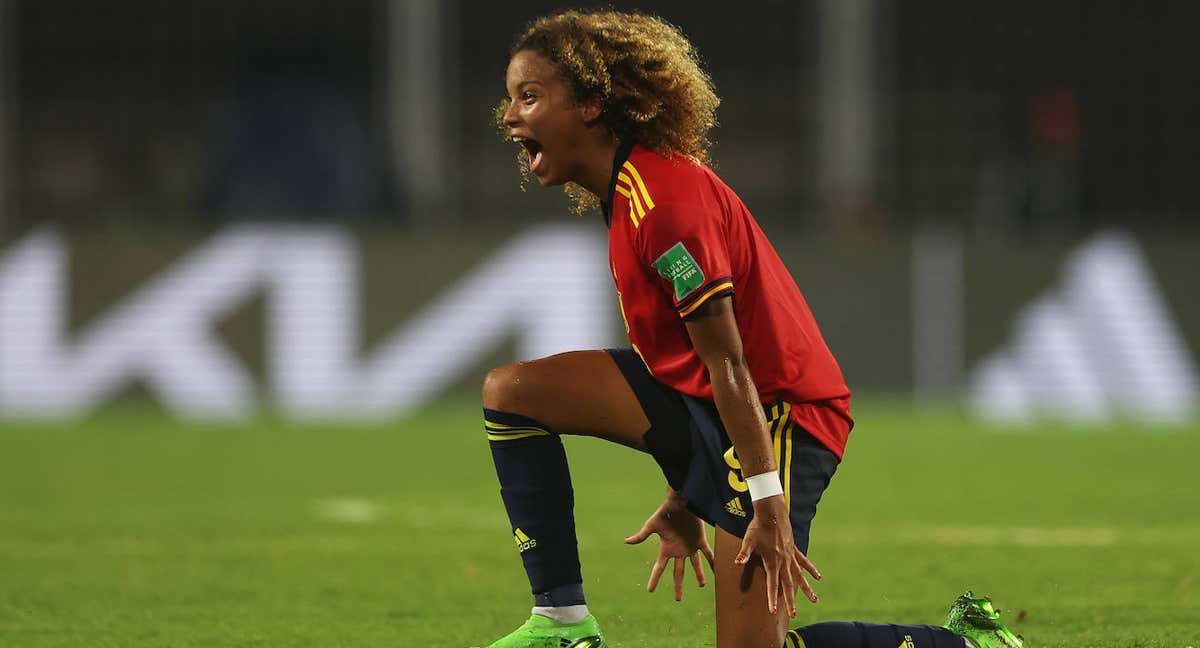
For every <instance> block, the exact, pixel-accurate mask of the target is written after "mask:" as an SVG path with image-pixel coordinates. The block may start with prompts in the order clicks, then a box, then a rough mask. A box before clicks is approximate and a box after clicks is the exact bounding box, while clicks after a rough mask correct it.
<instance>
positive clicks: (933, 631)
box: [783, 621, 966, 648]
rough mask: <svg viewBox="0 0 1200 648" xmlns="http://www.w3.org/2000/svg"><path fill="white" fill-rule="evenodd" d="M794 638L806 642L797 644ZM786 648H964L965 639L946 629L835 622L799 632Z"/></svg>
mask: <svg viewBox="0 0 1200 648" xmlns="http://www.w3.org/2000/svg"><path fill="white" fill-rule="evenodd" d="M793 635H799V637H800V638H801V639H803V640H804V642H803V643H800V644H797V643H796V642H795V640H794V638H793ZM789 642H791V643H789ZM783 645H784V648H963V646H965V645H966V643H965V642H964V641H963V638H962V637H960V636H958V635H956V634H954V633H953V632H950V631H949V630H947V629H945V628H939V627H937V626H927V625H895V624H892V623H886V624H884V623H847V622H842V621H835V622H829V623H816V624H813V625H809V626H804V627H803V628H796V629H795V630H792V631H791V632H789V633H788V639H787V641H784V644H783Z"/></svg>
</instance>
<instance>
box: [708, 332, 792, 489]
mask: <svg viewBox="0 0 1200 648" xmlns="http://www.w3.org/2000/svg"><path fill="white" fill-rule="evenodd" d="M708 373H709V377H710V378H711V380H712V387H713V402H715V403H716V405H717V412H718V413H719V414H720V415H721V422H722V423H723V424H724V425H725V431H726V432H727V433H728V434H729V440H730V441H732V442H733V447H734V450H736V451H737V456H738V461H739V462H740V463H741V466H742V475H743V476H744V477H750V476H752V475H758V474H761V473H766V472H775V471H776V470H778V466H776V465H775V453H774V451H773V449H772V446H771V438H770V435H769V434H768V433H767V420H766V417H765V416H764V415H763V409H762V404H761V403H760V402H759V400H758V389H757V388H756V387H755V386H754V379H753V378H751V376H750V368H749V367H748V366H746V361H745V359H744V358H742V357H741V356H740V355H732V354H731V355H725V356H722V357H720V358H717V359H715V360H714V361H713V362H711V363H709V364H708Z"/></svg>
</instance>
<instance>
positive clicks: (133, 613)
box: [0, 398, 1200, 648]
mask: <svg viewBox="0 0 1200 648" xmlns="http://www.w3.org/2000/svg"><path fill="white" fill-rule="evenodd" d="M856 405H857V407H856V411H857V414H858V417H859V427H858V429H857V430H856V431H855V433H854V435H853V437H852V441H851V447H850V450H849V452H848V454H847V461H846V463H845V464H844V465H843V466H842V468H841V469H840V470H839V473H838V475H837V476H836V477H835V479H834V482H833V485H832V487H831V489H830V491H829V492H828V493H827V494H826V497H825V500H824V501H823V502H822V504H821V508H820V513H819V514H818V516H817V520H816V523H815V525H814V531H813V543H812V550H811V557H812V558H813V560H814V561H815V562H816V563H817V565H818V566H820V567H821V569H822V570H823V571H824V573H825V576H826V578H825V581H824V582H822V583H820V584H819V586H818V591H819V593H820V594H821V596H822V602H821V603H820V604H819V605H817V606H811V605H804V606H803V607H801V616H800V618H799V619H798V621H800V622H816V621H821V620H848V619H852V620H865V621H896V622H907V623H940V622H941V620H942V618H943V614H944V611H945V607H946V606H947V605H948V604H949V603H950V601H951V600H952V599H953V598H954V597H955V596H956V595H957V594H959V593H961V592H962V591H963V590H964V589H966V588H968V587H971V588H975V590H976V591H977V592H987V593H990V594H992V595H993V597H994V598H995V599H996V600H997V604H998V606H999V607H1001V608H1003V609H1004V616H1005V618H1006V619H1009V620H1010V623H1011V627H1013V629H1014V630H1015V631H1017V632H1020V633H1023V634H1024V635H1025V636H1026V638H1027V645H1028V646H1031V647H1039V646H1093V647H1108V646H1112V647H1116V646H1121V647H1132V646H1164V647H1166V646H1172V647H1176V646H1177V647H1180V648H1182V647H1184V646H1200V564H1198V561H1197V559H1196V557H1195V556H1196V554H1195V551H1196V547H1197V546H1200V519H1198V518H1197V513H1198V512H1200V488H1197V486H1196V484H1197V481H1196V476H1195V475H1196V461H1197V458H1200V430H1198V429H1197V428H1196V427H1195V426H1190V427H1183V428H1175V429H1172V430H1157V431H1154V430H1144V429H1137V428H1135V427H1132V426H1126V427H1112V428H1106V429H1102V430H1083V429H1065V430H1064V429H1058V428H1055V427H1053V426H1044V427H1042V428H1040V429H1037V430H1033V431H1023V432H1016V431H1008V432H1005V431H997V430H987V429H982V428H979V427H977V426H974V425H972V424H970V423H969V422H967V421H966V420H964V419H962V418H961V417H959V416H958V415H957V414H955V413H953V412H952V411H942V412H941V413H933V414H929V413H926V414H923V415H919V414H916V413H914V412H913V411H912V410H911V409H909V408H908V407H907V406H905V405H902V404H899V403H897V402H889V401H884V400H876V401H872V400H871V399H869V398H862V399H859V401H858V402H857V403H856ZM567 451H568V455H569V457H570V460H571V469H572V473H573V475H574V480H575V487H576V497H577V504H576V509H577V518H578V527H579V536H580V544H581V551H582V555H583V563H584V575H585V579H586V580H587V591H588V595H589V599H590V603H591V607H592V609H593V611H594V612H595V613H596V614H597V616H598V617H599V618H600V620H601V623H602V624H603V626H604V628H605V631H606V632H607V633H608V635H609V638H610V640H611V643H612V645H614V646H648V647H652V646H664V647H665V646H704V645H712V637H713V632H714V631H713V621H712V613H711V608H712V598H711V594H712V591H711V588H709V589H706V590H699V589H697V588H696V587H695V585H694V582H693V583H692V584H690V585H689V586H688V588H687V590H686V591H685V599H684V602H683V603H675V602H674V601H673V600H672V598H671V587H670V584H669V575H668V577H667V578H668V580H667V582H666V583H665V584H664V585H662V586H660V589H659V591H658V592H657V593H656V594H647V593H646V592H645V591H644V588H645V582H646V576H647V573H648V571H649V566H650V563H651V561H652V559H653V557H654V554H655V551H656V547H655V546H652V545H653V543H647V544H646V545H643V546H640V547H636V548H630V547H626V546H624V545H623V544H622V539H623V538H624V537H625V536H626V535H627V534H629V533H632V532H633V531H634V530H636V529H637V528H638V526H639V525H640V523H641V522H642V520H643V519H644V518H645V516H646V515H648V514H649V513H650V512H651V511H652V510H653V509H654V507H655V506H656V505H657V504H658V503H659V500H660V498H661V495H662V492H663V485H662V481H661V477H660V475H659V473H658V471H657V468H656V467H655V465H654V464H653V462H652V461H651V460H650V459H649V457H645V456H640V455H638V454H636V453H634V452H633V451H630V450H627V449H624V448H620V447H615V446H609V445H607V444H605V443H603V442H600V441H595V440H591V439H576V438H572V439H568V440H567ZM689 578H690V574H689ZM529 606H530V598H529V595H528V588H527V585H526V582H525V578H524V573H523V572H522V570H521V567H520V561H519V559H518V557H517V553H516V551H515V548H514V546H513V542H512V539H511V537H510V535H509V532H508V526H507V521H506V518H505V516H504V513H503V509H502V506H501V503H500V497H499V494H498V492H497V485H496V481H495V473H494V470H493V468H492V466H491V459H490V455H489V452H488V448H487V443H486V442H485V441H484V436H483V433H482V432H481V429H480V420H479V415H478V405H477V403H475V402H473V401H471V400H466V399H464V400H449V401H445V402H443V403H441V404H440V406H439V407H436V408H431V409H428V410H426V411H424V412H423V413H421V414H420V415H418V416H416V417H414V418H412V419H410V420H408V421H406V422H402V423H397V424H395V425H389V426H376V427H352V426H300V425H293V424H286V423H280V422H273V421H269V420H267V421H261V422H259V423H256V424H254V425H250V426H237V427H232V426H227V427H220V426H218V427H213V426H202V425H184V424H180V423H176V422H172V421H170V420H168V419H166V418H165V417H163V416H161V415H158V414H155V413H153V412H151V411H138V410H121V411H112V412H107V413H105V414H103V415H100V416H97V417H96V418H94V419H93V420H91V421H89V422H85V423H82V424H78V425H72V426H55V425H28V424H14V423H12V422H5V423H3V424H0V645H3V646H14V647H16V646H19V647H21V648H36V647H43V646H87V647H89V648H102V647H107V646H112V647H116V646H121V647H122V648H135V647H141V646H272V647H282V646H412V647H416V646H420V647H424V646H469V645H475V644H486V643H487V642H488V641H490V640H492V639H494V638H495V637H498V636H500V635H501V634H504V633H506V632H508V631H509V630H511V629H512V628H513V627H515V626H516V625H518V624H519V623H521V622H522V621H523V620H524V619H525V618H526V617H527V615H528V613H529ZM1018 617H1019V618H1018Z"/></svg>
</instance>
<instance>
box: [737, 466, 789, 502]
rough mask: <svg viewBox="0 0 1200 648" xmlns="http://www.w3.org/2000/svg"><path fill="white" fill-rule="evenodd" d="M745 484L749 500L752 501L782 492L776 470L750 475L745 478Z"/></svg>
mask: <svg viewBox="0 0 1200 648" xmlns="http://www.w3.org/2000/svg"><path fill="white" fill-rule="evenodd" d="M746 486H748V487H749V488H750V501H752V502H757V501H758V500H760V499H763V498H765V497H772V496H775V495H782V494H783V486H781V485H780V484H779V473H777V472H765V473H761V474H758V475H751V476H749V477H747V478H746Z"/></svg>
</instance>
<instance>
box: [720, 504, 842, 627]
mask: <svg viewBox="0 0 1200 648" xmlns="http://www.w3.org/2000/svg"><path fill="white" fill-rule="evenodd" d="M752 555H758V557H759V558H760V559H761V560H762V562H763V569H764V570H765V571H766V573H767V611H768V612H770V613H771V614H775V612H776V611H777V610H778V609H779V591H780V590H782V591H783V602H784V604H785V605H786V606H787V612H788V616H790V617H791V618H793V619H794V618H796V587H799V588H800V589H802V590H804V594H805V595H806V596H807V597H808V600H810V601H812V602H813V603H816V602H817V593H816V592H814V591H813V588H812V585H809V583H808V578H807V577H805V575H804V572H806V571H807V572H808V573H810V574H812V576H813V578H815V579H817V580H821V572H820V571H819V570H818V569H817V567H816V565H814V564H812V561H810V560H809V559H808V556H805V555H804V553H803V552H801V551H800V549H798V548H797V547H796V543H795V542H794V540H793V538H792V524H791V521H790V520H789V516H788V505H787V501H786V500H785V499H784V497H783V495H775V496H773V497H766V498H763V499H760V500H758V501H756V502H754V519H752V520H750V525H749V527H747V529H746V535H745V536H744V537H743V538H742V548H741V549H740V550H738V555H737V557H736V558H735V559H734V562H735V563H737V564H739V565H745V564H746V563H748V562H749V561H750V556H752Z"/></svg>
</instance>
